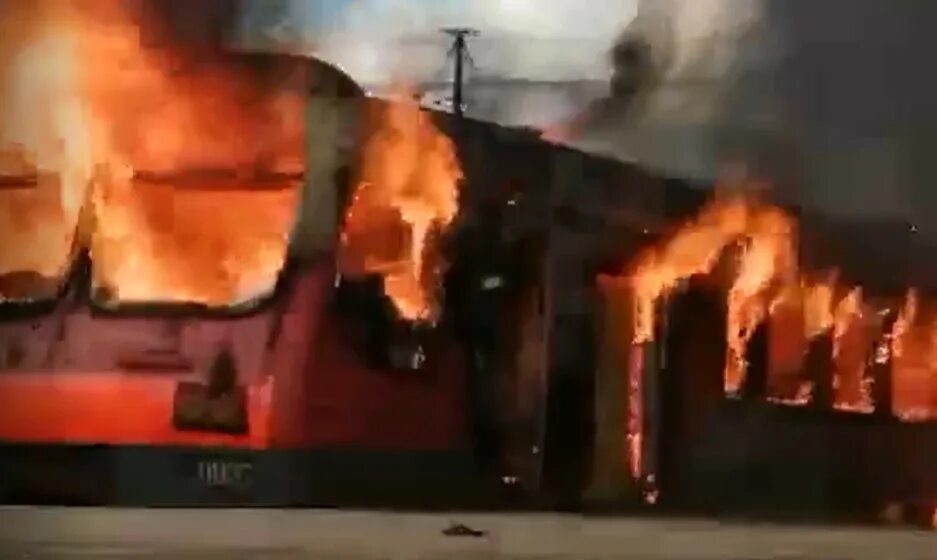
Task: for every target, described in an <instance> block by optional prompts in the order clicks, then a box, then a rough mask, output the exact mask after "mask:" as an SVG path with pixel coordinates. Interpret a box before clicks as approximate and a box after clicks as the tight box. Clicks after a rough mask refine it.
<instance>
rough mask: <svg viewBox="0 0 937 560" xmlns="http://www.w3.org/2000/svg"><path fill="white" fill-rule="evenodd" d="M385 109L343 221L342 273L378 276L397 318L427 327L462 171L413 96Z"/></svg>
mask: <svg viewBox="0 0 937 560" xmlns="http://www.w3.org/2000/svg"><path fill="white" fill-rule="evenodd" d="M400 98H401V100H400V101H398V102H394V103H392V104H389V105H388V106H387V107H386V110H384V111H382V113H381V115H380V122H379V123H378V126H377V128H376V130H375V131H374V133H373V134H372V136H371V137H370V138H369V140H368V142H367V144H366V145H365V147H364V161H363V169H362V172H361V178H360V181H359V183H358V185H357V187H356V188H355V191H354V194H353V196H352V200H351V204H350V205H349V207H348V210H347V212H346V214H345V224H344V228H343V231H342V244H341V254H340V267H341V269H342V272H343V273H344V274H348V275H352V276H355V275H358V276H360V275H364V274H380V275H382V276H383V280H384V291H385V293H386V294H387V296H388V297H389V298H390V299H391V301H392V302H393V303H394V306H395V307H396V309H397V312H398V313H399V314H400V316H401V317H402V318H404V319H407V320H412V321H417V320H419V321H428V322H433V321H435V320H436V319H437V317H438V314H439V303H438V301H437V291H438V287H439V284H440V281H441V275H442V263H441V262H440V253H439V247H438V239H439V236H440V235H441V234H442V233H443V232H444V231H445V230H446V229H447V228H448V227H449V226H450V225H451V223H452V221H453V220H454V219H455V216H456V214H457V212H458V183H459V181H460V180H461V178H462V171H461V169H460V166H459V161H458V159H457V157H456V153H455V148H454V146H453V144H452V142H451V141H450V140H449V138H448V137H447V136H445V135H444V134H443V133H442V132H440V131H439V130H438V129H437V128H436V126H435V125H434V124H433V122H432V121H431V119H430V117H429V115H428V114H426V113H424V112H423V111H421V110H420V108H419V106H418V105H417V103H416V102H415V101H413V100H412V99H413V98H412V96H407V95H401V96H400Z"/></svg>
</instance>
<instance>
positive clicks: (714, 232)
mask: <svg viewBox="0 0 937 560" xmlns="http://www.w3.org/2000/svg"><path fill="white" fill-rule="evenodd" d="M796 225H797V224H796V221H795V220H794V219H793V218H792V217H790V216H788V215H787V214H785V213H784V212H783V211H781V210H780V209H777V208H772V207H770V206H760V205H757V204H752V203H751V202H749V201H747V200H745V199H743V198H734V199H730V200H724V199H723V200H717V201H715V202H714V203H712V204H710V205H709V206H707V207H705V208H704V209H703V210H702V211H701V212H700V215H699V217H698V218H697V219H696V220H694V221H692V222H690V223H688V224H686V225H685V226H684V227H682V228H680V229H679V230H678V231H677V232H676V233H675V234H674V235H673V236H671V237H670V238H669V239H667V240H666V241H665V242H664V243H662V244H660V245H657V246H654V247H651V248H649V249H647V250H645V251H644V252H642V253H641V254H639V256H638V258H637V259H636V261H635V262H634V264H633V266H631V267H629V269H628V270H630V271H631V272H630V273H629V274H630V276H628V278H629V279H630V283H631V286H632V289H633V292H634V296H633V301H632V312H633V313H632V322H633V333H634V334H633V337H632V340H631V341H629V342H630V343H631V344H633V345H634V346H633V348H634V349H635V351H637V350H636V349H637V348H639V345H640V344H641V343H644V342H647V341H651V340H653V338H654V336H655V333H654V320H655V307H656V305H657V302H658V301H660V300H661V299H662V298H666V297H667V295H668V294H669V293H670V292H671V291H672V290H673V289H674V288H675V287H676V286H677V285H678V284H679V283H680V282H681V281H682V280H684V279H687V278H689V277H691V276H693V275H697V274H703V275H705V274H711V273H712V272H713V271H714V269H715V267H716V265H717V263H718V262H719V260H720V259H721V258H722V257H723V255H724V254H725V251H726V250H727V249H730V248H738V252H737V254H738V258H737V259H736V260H735V262H733V263H731V264H732V265H733V266H732V267H731V268H732V270H730V271H729V275H730V278H729V282H728V286H727V293H726V320H727V333H726V346H727V360H726V369H725V372H724V374H725V391H726V392H727V393H728V394H734V393H735V392H737V391H738V389H739V387H740V385H741V382H742V380H743V379H744V376H745V373H746V368H747V366H748V364H747V361H746V351H747V345H748V341H749V340H750V338H751V336H752V333H753V332H754V331H755V329H756V328H757V327H758V326H759V325H760V324H762V323H763V322H764V321H771V324H772V328H771V334H770V341H769V356H768V359H769V362H770V363H769V388H768V389H769V395H768V397H769V399H770V400H772V401H774V402H780V403H784V404H792V405H802V404H806V403H807V402H809V401H810V400H811V394H812V393H813V389H814V383H813V380H812V379H811V378H810V376H809V372H805V371H804V370H803V366H804V358H805V353H806V350H807V348H808V345H809V342H810V341H811V340H812V339H814V338H816V337H818V336H825V335H831V336H832V342H833V351H832V352H833V355H832V356H831V359H832V363H833V368H834V371H833V383H834V387H833V389H834V406H835V407H836V408H837V409H840V410H850V411H857V412H871V411H872V410H873V402H872V395H871V387H870V386H871V383H872V380H871V379H870V377H869V374H867V372H866V371H865V370H866V360H867V357H868V356H869V354H870V353H871V352H872V350H873V348H876V347H877V346H876V344H877V342H876V336H878V335H877V334H876V333H875V329H876V328H875V322H874V321H872V320H871V319H872V318H874V317H875V315H876V312H877V308H876V307H875V306H874V305H872V304H871V303H870V302H866V301H864V299H863V294H862V290H861V288H859V287H856V286H848V285H845V284H843V283H841V282H840V281H839V279H838V274H837V273H836V271H832V272H830V273H828V275H827V276H826V277H825V278H819V279H818V278H812V279H808V278H807V277H806V276H805V275H804V274H803V273H802V272H801V271H800V270H799V268H798V263H797V250H796V233H797V227H796ZM920 307H921V303H920V302H919V297H918V295H917V293H916V291H915V290H913V289H912V290H910V291H909V292H908V296H907V298H906V301H905V304H904V307H903V309H902V311H901V313H900V315H899V317H898V320H897V321H896V322H895V324H894V327H893V331H892V332H891V333H888V339H889V340H890V344H891V347H890V348H887V350H888V351H889V353H890V355H891V356H893V360H892V370H893V374H892V378H893V380H892V384H893V403H892V404H893V408H894V410H895V412H896V414H897V415H898V416H900V417H901V418H903V419H905V420H920V419H927V418H933V417H934V416H935V415H937V313H933V312H932V313H931V314H930V315H928V317H932V318H929V319H924V318H922V316H921V311H920V309H919V308H920ZM933 311H935V312H937V309H934V310H933ZM776 330H777V331H780V332H774V331H776ZM876 359H878V358H876ZM633 375H634V373H633V372H632V373H630V374H629V377H633ZM631 385H636V383H635V382H634V380H632V381H631Z"/></svg>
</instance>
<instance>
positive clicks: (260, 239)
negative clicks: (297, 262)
mask: <svg viewBox="0 0 937 560" xmlns="http://www.w3.org/2000/svg"><path fill="white" fill-rule="evenodd" d="M13 4H21V3H13ZM7 5H9V3H7ZM35 6H36V8H35V9H34V10H32V11H31V12H28V13H27V12H26V11H24V10H19V11H18V12H17V15H18V16H19V17H17V18H15V19H16V21H19V22H28V23H29V24H30V26H31V27H30V28H31V29H32V30H33V32H32V33H29V34H27V35H26V39H25V40H24V41H22V42H21V43H18V44H15V45H12V46H11V48H10V50H12V52H14V55H15V56H14V59H15V60H20V61H21V62H22V64H21V65H20V66H17V65H16V64H14V65H12V66H11V67H10V68H12V71H11V72H12V75H11V76H10V78H9V79H8V80H6V81H5V85H6V87H5V91H6V92H10V91H12V92H13V93H14V95H5V96H4V98H3V100H2V101H3V104H2V109H3V110H4V111H5V112H6V113H7V114H9V113H19V114H23V115H25V116H23V117H22V120H24V124H22V126H17V127H16V130H17V132H18V133H19V134H18V136H19V137H24V136H25V137H26V139H27V140H28V139H30V138H32V137H35V138H42V136H41V134H43V133H44V134H46V136H48V137H49V140H48V141H47V142H46V144H47V145H48V146H60V147H61V148H60V150H59V151H60V152H62V153H61V154H58V153H53V152H49V150H47V149H46V152H48V153H52V154H53V155H57V156H58V157H56V158H48V157H46V159H48V160H49V161H51V163H49V164H48V165H47V166H46V167H49V168H50V171H52V172H53V174H54V176H55V177H56V178H57V181H58V187H57V188H58V191H59V193H60V196H59V200H58V201H57V202H56V201H55V200H54V197H52V196H51V195H42V193H43V192H45V191H43V189H41V188H40V189H37V190H35V191H34V192H33V193H32V194H31V196H30V197H27V196H26V195H20V196H21V197H22V198H23V199H24V200H27V202H23V203H22V204H20V205H17V204H9V205H4V207H3V211H0V212H5V211H7V210H8V209H11V208H14V209H17V211H20V212H24V215H28V216H29V218H28V219H27V220H26V222H28V223H32V224H39V223H41V224H42V227H43V228H46V229H48V230H49V231H52V232H54V231H56V230H62V231H63V232H68V234H67V235H66V234H64V233H62V234H56V235H54V238H55V239H57V240H59V239H61V240H60V241H57V244H56V245H55V246H50V247H43V248H41V249H40V250H36V251H31V252H30V253H31V254H32V255H34V257H33V260H34V261H35V259H40V260H42V261H43V262H25V263H19V262H17V263H13V264H5V263H6V261H8V260H9V259H7V258H3V257H0V274H3V273H4V272H9V271H11V270H12V269H23V268H25V269H28V270H34V271H37V272H40V273H41V274H43V275H51V274H55V275H61V273H62V269H64V267H65V266H66V265H67V263H68V261H69V260H70V258H71V253H70V251H66V250H64V248H65V247H68V248H69V249H70V248H71V240H72V238H73V237H74V231H75V225H76V223H77V222H78V217H79V214H80V212H79V209H81V208H82V206H83V205H84V207H85V209H86V210H87V216H88V219H87V220H86V222H87V223H86V224H83V225H86V226H87V231H82V232H81V233H82V238H81V241H82V242H83V243H86V244H89V245H90V247H89V248H90V249H91V252H92V254H93V257H94V259H93V260H94V279H95V283H96V285H97V286H98V287H100V288H103V289H105V291H106V292H108V293H109V294H110V295H111V296H112V297H114V298H115V299H116V300H118V301H180V302H195V303H204V304H210V305H227V304H231V303H239V302H242V301H246V300H248V299H251V298H253V297H256V296H257V295H260V294H261V293H263V292H264V291H266V290H269V289H270V287H272V284H273V279H274V278H275V276H276V274H277V273H278V272H279V270H280V268H281V266H282V264H283V260H284V258H285V250H286V244H287V241H288V239H287V237H288V233H289V229H290V226H291V223H292V220H293V208H294V205H295V202H296V196H297V195H298V191H299V188H300V186H301V183H300V181H299V180H298V177H299V176H300V175H301V174H302V172H303V171H304V165H305V164H304V142H303V141H304V138H303V136H304V124H305V119H304V97H303V94H302V92H301V91H300V90H298V89H297V88H291V87H289V86H283V84H277V86H278V87H273V88H271V87H269V85H268V84H267V83H266V82H265V81H263V80H262V79H258V75H257V74H258V71H257V69H255V68H251V67H248V66H247V64H246V63H244V64H241V63H240V61H238V62H235V61H234V59H233V57H228V58H222V57H216V58H217V60H214V59H213V60H211V61H201V60H193V59H190V58H186V57H184V56H179V55H178V54H179V53H176V52H175V51H173V50H172V49H170V48H168V47H162V48H155V47H145V46H144V45H142V44H141V27H140V21H139V20H138V19H135V17H137V16H136V15H134V14H132V13H131V10H132V8H133V7H134V6H133V5H131V4H128V3H123V2H118V1H113V0H102V1H96V2H94V3H91V2H79V1H76V0H72V1H61V2H58V1H52V0H48V1H40V2H36V3H35ZM6 7H7V6H6V5H5V8H6ZM21 36H22V34H21ZM6 50H7V49H4V51H6ZM40 59H41V62H37V61H38V60H40ZM48 64H52V66H53V68H51V69H50V70H49V71H48V74H50V75H51V76H54V78H55V79H51V78H48V77H46V78H45V79H40V78H43V77H44V76H45V74H46V73H45V72H41V73H40V74H39V75H38V76H37V75H34V73H30V72H32V70H33V69H38V68H43V67H44V65H48ZM21 67H22V68H25V70H23V71H20V70H18V69H19V68H21ZM23 92H34V93H33V94H32V95H31V96H28V95H27V94H24V93H23ZM24 100H25V101H31V102H32V105H29V106H26V107H23V106H21V105H22V104H23V102H24ZM25 121H29V122H25ZM33 121H34V122H33ZM4 122H5V123H6V125H7V128H9V127H10V123H11V122H13V123H14V124H17V125H18V124H19V121H17V120H13V121H11V120H10V119H5V120H4ZM24 131H26V132H25V133H24ZM30 135H33V136H32V137H31V136H30ZM14 140H16V138H14ZM34 144H35V142H34V143H33V144H30V143H28V142H24V141H22V139H21V140H20V142H19V146H21V147H23V146H25V147H26V148H27V150H25V151H26V153H27V155H29V156H30V158H31V159H30V160H29V161H30V162H31V163H32V164H33V165H35V166H38V167H39V169H40V171H42V170H43V169H44V167H43V164H42V161H43V154H44V153H46V152H43V151H42V150H39V149H37V147H36V146H35V145H34ZM42 148H46V146H42ZM206 171H210V172H211V173H207V174H206V173H205V172H206ZM258 175H259V176H264V177H274V179H273V180H268V179H258V178H257V177H256V176H258ZM154 177H155V178H156V179H155V180H153V179H152V178H154ZM218 177H223V179H218ZM154 183H156V184H154ZM50 184H52V183H50ZM89 185H92V187H91V189H92V195H91V196H87V195H86V191H87V190H88V188H89ZM258 186H260V187H262V188H261V189H257V188H255V187H258ZM49 189H51V187H50V188H49ZM49 189H46V190H49ZM212 191H218V192H212ZM30 199H31V200H32V202H29V200H30ZM3 202H6V200H4V201H3ZM24 205H25V206H27V207H28V208H27V207H24ZM0 216H2V214H0ZM209 216H210V217H211V219H206V217H209ZM7 224H11V225H10V226H9V227H6V226H7ZM8 229H9V230H12V232H13V233H14V235H5V236H4V241H5V243H4V248H5V249H6V248H8V247H16V248H17V250H19V247H20V245H19V244H16V245H14V244H13V243H9V242H8V241H7V240H8V239H19V238H23V239H44V240H45V239H49V238H50V237H49V236H43V235H39V236H37V235H35V233H34V231H33V230H34V229H35V228H33V227H31V226H28V224H26V223H18V224H14V223H12V221H8V220H4V222H2V223H0V230H4V231H3V232H4V233H6V231H5V230H8ZM17 236H19V237H17ZM27 246H28V245H27ZM11 251H12V249H11ZM5 252H6V251H4V253H5ZM45 261H48V262H45ZM63 263H64V264H63Z"/></svg>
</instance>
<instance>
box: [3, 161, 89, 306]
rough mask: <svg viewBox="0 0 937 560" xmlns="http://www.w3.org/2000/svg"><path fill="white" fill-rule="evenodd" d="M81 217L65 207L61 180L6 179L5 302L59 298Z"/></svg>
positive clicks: (9, 176) (23, 176) (12, 176)
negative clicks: (57, 296)
mask: <svg viewBox="0 0 937 560" xmlns="http://www.w3.org/2000/svg"><path fill="white" fill-rule="evenodd" d="M0 173H2V172H0ZM78 214H79V212H77V211H70V210H69V209H68V207H67V205H66V204H64V203H63V196H62V192H61V188H60V182H59V179H58V177H57V176H40V177H37V176H31V175H29V174H19V173H17V174H5V175H2V176H0V239H2V243H0V302H3V303H29V302H36V301H45V300H51V299H54V298H55V297H56V295H57V294H58V292H59V290H60V289H61V287H62V285H63V283H64V281H65V279H66V277H67V275H68V272H69V270H70V269H71V265H72V260H73V256H74V250H73V249H74V246H75V235H76V230H77V224H78Z"/></svg>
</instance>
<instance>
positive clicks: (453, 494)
mask: <svg viewBox="0 0 937 560" xmlns="http://www.w3.org/2000/svg"><path fill="white" fill-rule="evenodd" d="M510 500H511V497H510V495H509V494H508V493H506V492H505V491H504V488H503V487H502V486H501V484H500V482H499V481H498V480H495V479H493V478H491V477H484V476H481V475H479V473H478V470H477V468H476V467H475V462H474V460H473V459H472V457H471V453H470V452H464V453H463V452H420V451H358V450H339V449H335V450H317V451H285V450H284V451H278V450H262V451H257V450H237V449H230V448H198V447H152V446H103V445H101V446H98V445H91V446H82V445H19V444H8V445H4V446H2V447H0V502H2V503H4V504H32V505H35V504H39V505H75V506H104V505H117V506H141V507H219V506H228V507H234V506H244V507H300V506H306V507H308V506H316V507H396V508H419V509H446V508H452V507H460V508H467V509H476V508H492V507H502V506H504V505H506V504H508V503H509V502H510Z"/></svg>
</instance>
